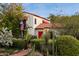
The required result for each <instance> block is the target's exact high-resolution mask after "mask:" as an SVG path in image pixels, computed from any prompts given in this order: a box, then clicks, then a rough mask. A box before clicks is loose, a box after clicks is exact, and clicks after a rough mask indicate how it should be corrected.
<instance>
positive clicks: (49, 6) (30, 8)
mask: <svg viewBox="0 0 79 59" xmlns="http://www.w3.org/2000/svg"><path fill="white" fill-rule="evenodd" d="M22 6H23V9H24V10H23V11H27V12H30V13H34V14H36V15H39V16H42V17H45V18H47V17H48V16H49V15H50V14H54V15H68V16H71V15H74V14H75V13H76V12H78V11H79V3H25V4H22Z"/></svg>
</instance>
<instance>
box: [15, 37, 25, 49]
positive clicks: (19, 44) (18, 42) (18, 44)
mask: <svg viewBox="0 0 79 59" xmlns="http://www.w3.org/2000/svg"><path fill="white" fill-rule="evenodd" d="M13 47H14V48H18V49H23V48H25V47H26V40H24V39H18V40H13Z"/></svg>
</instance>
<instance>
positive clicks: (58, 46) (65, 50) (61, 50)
mask: <svg viewBox="0 0 79 59" xmlns="http://www.w3.org/2000/svg"><path fill="white" fill-rule="evenodd" d="M55 54H56V55H61V56H77V55H79V40H77V39H76V38H74V37H73V36H68V35H63V36H60V37H57V38H56V42H55Z"/></svg>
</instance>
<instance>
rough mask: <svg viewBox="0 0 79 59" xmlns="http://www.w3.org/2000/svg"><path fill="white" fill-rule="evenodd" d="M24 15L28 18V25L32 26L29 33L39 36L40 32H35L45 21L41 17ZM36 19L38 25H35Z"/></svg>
mask: <svg viewBox="0 0 79 59" xmlns="http://www.w3.org/2000/svg"><path fill="white" fill-rule="evenodd" d="M24 15H26V16H27V17H28V20H27V21H26V23H27V24H28V26H30V27H31V28H28V33H29V34H31V35H37V33H38V31H39V30H38V31H36V30H35V28H36V27H37V26H38V25H39V24H41V23H42V22H43V20H45V19H42V18H40V17H37V16H34V15H30V14H26V13H24ZM35 19H36V24H35Z"/></svg>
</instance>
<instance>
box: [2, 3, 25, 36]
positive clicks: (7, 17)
mask: <svg viewBox="0 0 79 59" xmlns="http://www.w3.org/2000/svg"><path fill="white" fill-rule="evenodd" d="M22 15H23V12H22V6H21V5H20V4H16V3H15V4H9V5H8V7H7V8H6V11H4V15H3V18H2V19H3V21H2V22H1V24H2V26H3V27H8V28H9V29H10V30H12V34H13V36H14V37H18V36H19V22H20V20H21V19H22Z"/></svg>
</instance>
